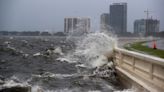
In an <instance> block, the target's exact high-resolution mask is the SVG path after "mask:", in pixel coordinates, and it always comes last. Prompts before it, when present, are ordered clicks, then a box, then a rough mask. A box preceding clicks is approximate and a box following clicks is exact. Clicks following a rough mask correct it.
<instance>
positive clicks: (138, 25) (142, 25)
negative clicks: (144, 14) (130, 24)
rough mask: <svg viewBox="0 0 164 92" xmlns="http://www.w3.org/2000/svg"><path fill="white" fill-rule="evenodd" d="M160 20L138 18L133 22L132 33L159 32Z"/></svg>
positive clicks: (146, 33)
mask: <svg viewBox="0 0 164 92" xmlns="http://www.w3.org/2000/svg"><path fill="white" fill-rule="evenodd" d="M159 25H160V22H159V20H157V19H140V20H135V22H134V33H135V34H143V35H148V34H151V33H156V32H159Z"/></svg>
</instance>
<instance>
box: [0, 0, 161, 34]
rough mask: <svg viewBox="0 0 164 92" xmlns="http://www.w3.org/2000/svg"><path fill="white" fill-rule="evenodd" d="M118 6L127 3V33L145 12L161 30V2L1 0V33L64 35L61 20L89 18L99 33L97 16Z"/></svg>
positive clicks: (154, 0) (125, 0)
mask: <svg viewBox="0 0 164 92" xmlns="http://www.w3.org/2000/svg"><path fill="white" fill-rule="evenodd" d="M117 2H127V3H128V16H127V18H128V23H127V26H128V31H129V32H133V22H134V20H135V19H141V18H146V14H145V13H144V10H146V9H149V10H150V11H151V14H150V15H152V16H153V18H157V19H159V20H160V30H164V10H163V9H164V0H0V30H9V31H22V30H23V31H24V30H31V31H33V30H39V31H45V30H48V31H50V32H56V31H63V30H64V17H70V16H86V17H90V18H91V26H92V27H91V28H92V30H96V31H98V30H99V26H100V15H101V14H102V13H108V12H109V5H110V4H112V3H117Z"/></svg>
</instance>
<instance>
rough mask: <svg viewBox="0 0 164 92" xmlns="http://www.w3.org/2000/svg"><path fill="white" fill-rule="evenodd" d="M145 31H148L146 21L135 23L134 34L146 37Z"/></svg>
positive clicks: (136, 21)
mask: <svg viewBox="0 0 164 92" xmlns="http://www.w3.org/2000/svg"><path fill="white" fill-rule="evenodd" d="M145 30H146V25H145V20H144V19H140V20H135V21H134V34H137V35H138V34H140V35H144V34H145V32H146V31H145Z"/></svg>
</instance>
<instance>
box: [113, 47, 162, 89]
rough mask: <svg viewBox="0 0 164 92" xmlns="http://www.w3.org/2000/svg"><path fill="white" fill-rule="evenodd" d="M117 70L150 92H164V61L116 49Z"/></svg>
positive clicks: (115, 61)
mask: <svg viewBox="0 0 164 92" xmlns="http://www.w3.org/2000/svg"><path fill="white" fill-rule="evenodd" d="M114 52H115V53H114V64H115V65H116V69H117V70H118V71H120V72H122V73H123V74H125V75H126V76H127V77H129V78H131V79H132V80H133V81H135V82H137V83H138V84H139V85H141V86H142V87H144V88H145V89H147V90H148V91H150V92H164V59H161V58H158V57H154V56H150V55H144V54H140V53H137V52H133V51H128V50H125V49H120V48H115V51H114Z"/></svg>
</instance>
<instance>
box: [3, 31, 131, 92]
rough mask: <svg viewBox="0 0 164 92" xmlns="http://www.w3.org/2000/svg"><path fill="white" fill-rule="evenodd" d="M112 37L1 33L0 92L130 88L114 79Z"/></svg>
mask: <svg viewBox="0 0 164 92" xmlns="http://www.w3.org/2000/svg"><path fill="white" fill-rule="evenodd" d="M115 42H116V40H115V38H113V37H109V36H108V35H106V34H104V33H92V34H88V35H85V36H81V37H0V91H1V92H133V91H132V90H126V89H124V87H123V85H122V84H121V83H120V82H119V81H118V80H117V75H116V73H115V69H114V66H113V62H112V58H111V57H110V56H111V55H112V53H113V48H114V46H115Z"/></svg>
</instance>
